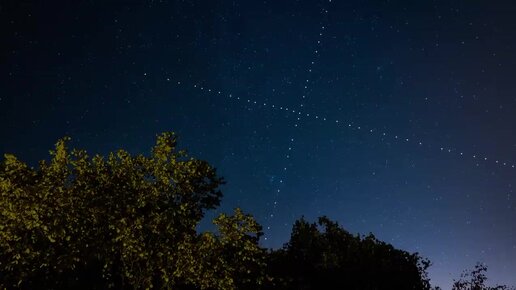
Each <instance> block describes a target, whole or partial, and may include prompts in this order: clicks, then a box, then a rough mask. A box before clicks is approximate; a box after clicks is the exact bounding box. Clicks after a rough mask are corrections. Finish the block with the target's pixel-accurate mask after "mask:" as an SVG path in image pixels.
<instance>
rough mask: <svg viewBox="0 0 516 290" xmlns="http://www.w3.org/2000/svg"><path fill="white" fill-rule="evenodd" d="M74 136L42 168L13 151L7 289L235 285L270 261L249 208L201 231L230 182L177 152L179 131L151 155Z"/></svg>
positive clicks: (6, 175)
mask: <svg viewBox="0 0 516 290" xmlns="http://www.w3.org/2000/svg"><path fill="white" fill-rule="evenodd" d="M68 141H69V139H68V138H65V139H62V140H59V141H58V142H57V144H56V146H55V149H54V150H52V151H51V152H50V154H51V159H50V161H48V162H47V161H41V162H40V163H39V166H38V168H36V169H34V168H31V167H29V166H28V165H27V164H25V163H23V162H21V161H19V160H18V159H17V158H16V157H15V156H13V155H5V159H4V160H3V162H2V165H1V168H0V220H1V221H2V222H1V224H0V273H1V274H0V275H1V276H0V278H1V280H0V284H1V285H2V286H3V287H6V288H12V287H19V288H26V289H35V288H43V289H46V288H63V289H66V288H80V287H85V288H88V289H91V288H99V289H100V288H108V287H109V288H117V289H118V288H135V289H140V288H153V287H154V288H177V287H180V286H181V285H183V286H188V285H194V286H197V287H199V288H201V289H208V288H216V289H233V288H235V287H237V286H238V285H240V284H245V283H249V282H250V279H252V278H251V275H249V273H248V271H249V270H250V269H252V270H253V273H257V272H260V271H261V269H262V268H263V263H264V262H263V258H262V257H263V252H264V251H263V250H262V249H261V248H259V247H258V238H259V236H260V235H261V227H260V226H259V225H258V224H257V223H256V221H255V220H254V219H253V218H252V217H251V216H249V215H246V214H244V213H243V212H242V211H241V210H239V209H237V210H236V211H235V213H234V215H221V216H219V217H218V218H216V219H215V220H214V222H215V224H216V225H217V226H218V234H217V235H216V234H213V233H209V232H207V233H203V234H200V235H199V234H197V232H196V227H197V225H198V224H199V222H200V220H201V219H202V218H203V216H204V214H205V212H206V210H208V209H213V208H215V207H216V206H218V205H219V203H220V199H221V197H222V193H221V192H220V190H219V186H220V185H221V184H223V182H224V180H223V179H222V178H220V177H218V176H217V174H216V171H215V169H214V168H213V167H211V166H210V165H209V164H208V163H207V162H204V161H201V160H196V159H193V158H189V157H188V156H187V154H186V152H185V151H182V150H178V149H177V148H176V144H177V138H176V136H175V135H174V134H173V133H164V134H162V135H160V136H158V138H157V142H156V145H155V146H154V147H153V148H152V152H151V154H150V156H149V157H147V156H144V155H136V156H132V155H131V154H129V153H128V152H126V151H124V150H119V151H117V152H116V153H110V154H109V155H108V156H107V157H103V156H99V155H96V156H94V157H89V156H88V155H87V153H86V152H85V151H83V150H76V149H73V150H69V149H68V148H67V142H68ZM237 276H238V277H240V278H241V279H240V280H239V279H235V277H237ZM85 281H87V284H84V282H85ZM254 282H256V283H258V282H259V281H254Z"/></svg>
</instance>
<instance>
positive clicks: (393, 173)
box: [0, 0, 516, 288]
mask: <svg viewBox="0 0 516 290" xmlns="http://www.w3.org/2000/svg"><path fill="white" fill-rule="evenodd" d="M515 19H516V4H514V3H513V1H466V0H463V1H447V0H446V1H445V0H442V1H336V0H333V1H328V0H324V1H323V0H320V1H319V0H317V1H316V0H313V1H312V0H306V1H292V0H284V1H283V0H282V1H273V0H269V1H222V0H210V1H207V0H206V1H150V0H147V1H136V0H135V1H66V2H65V1H5V2H4V1H3V2H1V3H0V33H1V34H0V36H1V39H0V42H1V45H0V122H1V123H0V124H1V125H0V153H6V152H9V153H14V154H16V155H17V156H19V157H20V158H21V159H22V160H24V161H27V162H30V163H33V164H34V163H35V162H36V160H39V159H43V158H48V150H49V149H50V148H52V146H53V144H54V143H55V141H56V140H57V139H58V138H60V137H63V136H65V135H67V136H71V137H72V138H73V142H72V145H73V146H76V147H80V148H85V149H87V150H88V152H89V153H101V154H105V153H106V152H109V151H112V150H116V149H118V148H126V149H128V150H129V151H130V152H132V153H148V152H149V148H150V146H151V145H152V144H153V142H154V140H155V136H156V134H157V133H160V132H163V131H175V132H177V133H179V135H180V138H181V139H180V145H181V146H182V147H184V148H187V149H188V150H189V152H190V154H191V155H192V156H194V157H198V158H201V159H205V160H207V161H209V162H210V163H211V164H213V165H214V166H215V167H217V169H218V172H219V173H220V175H222V176H224V177H225V178H226V179H227V181H228V183H227V185H225V186H224V187H223V192H224V195H225V196H224V200H223V204H222V206H221V208H220V209H219V210H221V211H228V210H230V209H231V208H233V207H236V206H240V207H242V208H243V209H244V210H245V211H248V212H251V213H253V214H254V215H255V216H256V217H257V219H258V220H259V221H260V223H261V224H262V225H263V226H264V231H265V236H264V239H263V240H262V242H263V245H264V246H267V247H279V246H281V245H282V244H283V243H285V242H286V241H287V240H288V238H289V234H290V230H291V226H292V223H293V221H294V220H295V219H297V218H299V217H301V216H302V215H304V216H305V217H307V218H308V219H314V218H315V217H317V216H320V215H327V216H329V217H330V218H331V219H335V220H337V221H339V223H340V224H341V225H342V226H344V227H345V228H346V229H347V230H349V231H350V232H353V233H362V234H367V233H369V232H373V233H374V234H375V235H376V236H377V237H378V238H379V239H381V240H384V241H386V242H389V243H392V244H393V245H394V246H396V247H399V248H402V249H405V250H408V251H418V252H420V253H421V254H422V255H423V256H425V257H428V258H429V259H430V260H431V261H432V262H433V266H432V267H431V268H430V274H431V278H432V282H433V283H434V285H441V286H444V287H445V288H449V286H450V285H451V281H452V279H454V278H458V277H459V275H460V273H461V272H462V271H463V270H465V269H468V268H472V267H473V266H474V264H475V263H476V262H477V261H480V262H484V263H486V264H487V265H488V268H489V272H488V276H489V277H490V278H491V282H493V283H495V282H496V283H505V284H512V285H515V284H516V275H514V273H516V262H515V261H516V230H515V229H516V195H515V193H514V188H513V187H514V186H516V169H515V168H514V167H513V165H516V134H515V133H514V132H515V131H514V128H515V126H516V82H515V80H516V79H515V77H516V33H515V31H516V20H515ZM219 92H220V93H219ZM210 216H211V215H210Z"/></svg>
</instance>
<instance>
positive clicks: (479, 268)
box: [452, 263, 514, 290]
mask: <svg viewBox="0 0 516 290" xmlns="http://www.w3.org/2000/svg"><path fill="white" fill-rule="evenodd" d="M486 273H487V266H486V265H485V264H481V263H477V264H476V265H475V268H474V269H473V270H471V272H467V271H464V273H462V274H461V276H460V279H459V280H457V281H455V280H454V281H453V288H452V290H509V289H514V288H509V287H507V286H505V285H498V286H493V287H490V286H486V285H485V283H486V281H487V275H486Z"/></svg>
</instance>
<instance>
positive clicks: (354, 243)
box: [269, 217, 430, 289]
mask: <svg viewBox="0 0 516 290" xmlns="http://www.w3.org/2000/svg"><path fill="white" fill-rule="evenodd" d="M269 259H270V260H269V271H270V275H271V276H272V278H273V280H274V285H275V286H271V287H270V288H271V289H430V284H429V279H428V278H427V276H426V269H427V268H428V267H429V266H430V262H429V261H428V260H426V259H423V258H421V257H420V256H419V255H418V254H417V253H416V254H409V253H407V252H405V251H402V250H397V249H395V248H394V247H392V246H391V245H389V244H386V243H384V242H381V241H379V240H377V239H376V238H375V237H374V236H373V235H372V234H370V235H368V236H365V237H360V236H353V235H351V234H350V233H348V232H347V231H345V230H344V229H342V228H341V227H340V226H339V225H338V224H337V223H336V222H333V221H331V220H329V219H328V218H326V217H321V218H319V219H318V221H317V223H308V222H307V221H305V220H304V219H303V218H302V219H300V220H298V221H296V222H295V224H294V226H293V229H292V235H291V238H290V241H289V242H288V243H287V244H285V246H284V247H283V249H281V250H278V251H276V252H273V253H272V254H271V255H270V258H269Z"/></svg>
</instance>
